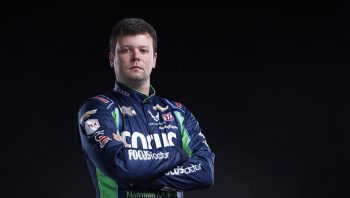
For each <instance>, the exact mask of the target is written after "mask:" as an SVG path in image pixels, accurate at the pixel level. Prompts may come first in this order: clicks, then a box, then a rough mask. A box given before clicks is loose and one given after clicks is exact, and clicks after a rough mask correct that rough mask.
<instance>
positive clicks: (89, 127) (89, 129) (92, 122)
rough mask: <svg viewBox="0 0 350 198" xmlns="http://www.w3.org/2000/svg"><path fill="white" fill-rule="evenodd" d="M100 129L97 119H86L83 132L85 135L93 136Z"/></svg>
mask: <svg viewBox="0 0 350 198" xmlns="http://www.w3.org/2000/svg"><path fill="white" fill-rule="evenodd" d="M99 128H100V123H99V122H98V120H97V119H88V120H86V122H85V131H86V134H87V135H91V134H93V133H94V132H95V131H97V129H99Z"/></svg>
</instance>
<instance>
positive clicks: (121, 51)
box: [119, 48, 130, 54]
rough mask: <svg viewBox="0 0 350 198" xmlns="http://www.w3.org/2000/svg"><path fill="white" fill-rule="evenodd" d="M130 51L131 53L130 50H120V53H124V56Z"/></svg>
mask: <svg viewBox="0 0 350 198" xmlns="http://www.w3.org/2000/svg"><path fill="white" fill-rule="evenodd" d="M129 51H130V49H129V48H121V49H119V52H120V53H123V54H125V53H128V52H129Z"/></svg>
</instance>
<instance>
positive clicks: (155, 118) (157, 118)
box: [148, 110, 159, 122]
mask: <svg viewBox="0 0 350 198" xmlns="http://www.w3.org/2000/svg"><path fill="white" fill-rule="evenodd" d="M148 113H149V114H150V115H151V117H152V118H153V120H154V121H155V122H158V121H159V112H157V114H156V115H153V114H152V112H151V111H149V110H148Z"/></svg>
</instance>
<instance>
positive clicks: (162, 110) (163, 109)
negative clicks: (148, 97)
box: [153, 104, 169, 112]
mask: <svg viewBox="0 0 350 198" xmlns="http://www.w3.org/2000/svg"><path fill="white" fill-rule="evenodd" d="M168 108H169V107H168V106H165V107H161V106H160V105H159V104H157V105H156V106H153V110H155V111H157V110H159V111H160V112H164V111H166V110H168Z"/></svg>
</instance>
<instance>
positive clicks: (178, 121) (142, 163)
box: [78, 82, 214, 198]
mask: <svg viewBox="0 0 350 198" xmlns="http://www.w3.org/2000/svg"><path fill="white" fill-rule="evenodd" d="M78 128H79V131H78V135H79V137H80V138H79V139H80V143H81V147H82V150H83V153H84V155H85V157H86V160H87V165H88V169H89V172H90V175H91V177H92V180H93V184H94V187H95V189H96V197H97V198H117V197H118V198H124V197H140V198H142V197H147V198H148V197H157V198H158V197H159V198H163V197H184V195H183V191H187V190H193V189H204V188H209V187H211V186H212V185H213V183H214V153H213V152H212V151H211V149H210V148H209V146H208V144H207V142H206V139H205V136H204V135H203V133H202V132H201V129H200V127H199V124H198V122H197V120H196V118H195V117H194V116H193V115H192V113H191V112H190V111H189V110H188V109H187V108H186V107H185V106H184V105H183V104H180V103H177V102H173V101H170V100H168V99H165V98H161V97H159V96H156V95H155V91H154V89H153V87H152V86H151V91H150V96H146V95H144V94H142V93H140V92H138V91H137V90H134V89H132V88H129V87H127V86H125V85H123V84H122V83H119V82H116V85H115V87H114V89H113V90H110V91H108V92H106V93H104V94H102V95H98V96H95V97H91V98H88V99H86V100H85V101H84V102H83V103H82V105H81V107H80V109H79V113H78ZM116 135H117V136H116ZM115 137H116V138H115Z"/></svg>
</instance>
